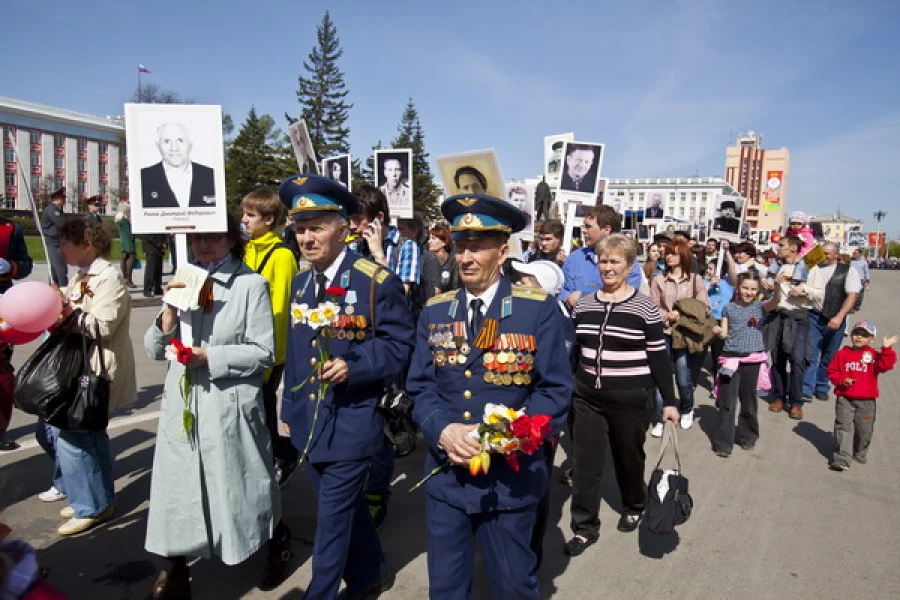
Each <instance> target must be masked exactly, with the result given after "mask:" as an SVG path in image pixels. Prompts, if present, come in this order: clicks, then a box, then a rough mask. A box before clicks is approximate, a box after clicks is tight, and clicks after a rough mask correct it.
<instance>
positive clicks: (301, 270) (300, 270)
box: [297, 263, 312, 275]
mask: <svg viewBox="0 0 900 600" xmlns="http://www.w3.org/2000/svg"><path fill="white" fill-rule="evenodd" d="M310 269H312V265H311V264H309V263H306V264H302V265H300V266H299V267H298V268H297V274H298V275H299V274H300V273H305V272H307V271H309V270H310Z"/></svg>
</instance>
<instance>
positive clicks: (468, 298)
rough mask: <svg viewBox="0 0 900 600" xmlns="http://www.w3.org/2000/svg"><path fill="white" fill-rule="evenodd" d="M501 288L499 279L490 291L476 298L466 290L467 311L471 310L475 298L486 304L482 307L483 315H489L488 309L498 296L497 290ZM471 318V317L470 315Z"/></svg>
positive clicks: (485, 291) (487, 290)
mask: <svg viewBox="0 0 900 600" xmlns="http://www.w3.org/2000/svg"><path fill="white" fill-rule="evenodd" d="M499 287H500V278H499V277H498V278H497V281H495V282H494V283H493V284H492V285H491V286H490V287H489V288H488V289H486V290H484V292H483V293H482V294H481V295H480V296H476V295H475V294H473V293H472V292H470V291H469V290H466V311H468V310H469V306H470V305H471V304H472V300H474V299H475V298H481V300H482V301H483V302H484V304H483V305H482V307H481V314H487V309H488V307H489V306H490V305H491V303H492V302H493V301H494V296H496V295H497V289H498V288H499ZM469 316H471V315H469Z"/></svg>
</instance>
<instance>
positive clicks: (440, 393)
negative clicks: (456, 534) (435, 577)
mask: <svg viewBox="0 0 900 600" xmlns="http://www.w3.org/2000/svg"><path fill="white" fill-rule="evenodd" d="M466 318H467V310H466V293H465V290H463V289H460V290H454V291H452V292H447V293H445V294H441V295H439V296H435V297H434V298H432V299H431V300H429V301H428V304H427V305H426V307H425V310H424V311H423V312H422V316H421V318H420V319H419V327H418V331H417V334H416V349H415V352H414V353H413V359H412V364H411V365H410V372H409V378H408V379H407V382H406V386H407V391H408V392H409V394H410V397H411V398H412V400H413V402H414V404H415V408H414V410H413V418H414V419H415V421H416V422H417V423H418V424H419V427H420V428H421V430H422V433H423V434H424V435H425V439H426V440H427V441H428V444H429V452H428V456H427V458H426V461H425V472H426V473H429V472H431V470H432V469H434V468H435V467H436V466H438V465H441V464H444V463H445V462H446V460H447V456H446V454H444V452H443V451H442V450H440V449H439V448H438V447H437V442H438V439H439V437H440V434H441V431H443V430H444V428H445V427H446V426H447V425H449V424H451V423H463V424H477V423H479V422H481V419H482V416H483V415H484V405H485V404H486V403H488V402H492V403H495V404H504V405H506V406H508V407H510V408H516V409H518V408H522V407H526V408H527V413H528V414H529V415H538V414H546V415H549V416H550V417H552V419H553V421H552V423H553V431H554V432H556V431H558V430H559V429H560V427H562V424H563V423H564V422H565V420H566V415H567V414H568V412H569V408H570V405H571V401H572V371H571V369H570V367H569V361H568V360H567V356H568V355H567V351H566V345H565V332H564V329H563V322H562V320H561V319H560V315H559V308H558V306H557V303H556V299H555V298H553V297H552V296H548V295H547V294H546V293H544V292H542V291H540V290H532V289H529V288H523V287H518V286H511V285H510V283H509V280H507V279H506V278H501V280H500V286H499V289H498V290H497V294H496V296H495V297H494V301H493V302H492V303H491V306H490V307H489V308H488V310H487V313H486V315H485V318H486V319H495V320H498V321H499V324H498V328H497V332H498V333H497V339H498V340H499V339H500V336H501V335H503V334H507V333H515V334H521V336H522V337H525V338H526V339H527V336H533V338H532V339H533V340H534V341H535V343H536V346H537V347H536V349H535V351H534V352H533V353H529V352H524V353H523V354H525V355H528V354H531V356H532V359H533V369H532V370H530V371H528V375H529V378H530V381H528V383H524V384H522V383H520V384H516V383H512V384H508V385H497V384H495V383H491V382H490V381H488V380H490V379H491V378H492V374H489V373H488V371H489V369H488V368H487V367H486V366H485V364H484V355H485V354H486V353H488V352H490V351H489V350H482V349H480V348H477V347H476V346H475V345H474V336H473V335H468V337H467V343H468V346H469V354H468V356H466V360H465V362H464V363H463V364H459V362H456V364H450V363H449V362H448V358H447V350H448V349H447V348H446V346H443V345H441V342H440V341H439V340H440V339H441V335H442V332H447V331H451V332H452V328H453V325H452V324H453V323H454V322H457V323H458V322H460V321H461V322H463V323H464V322H465V321H466ZM443 335H444V336H446V333H443ZM444 339H446V337H445V338H444ZM450 352H454V353H455V351H454V350H452V349H451V350H450ZM455 354H457V355H458V354H459V353H455ZM486 376H487V379H488V380H486ZM519 463H520V470H519V471H518V472H516V471H513V470H512V468H510V467H509V465H508V464H507V463H506V460H505V459H504V458H503V457H502V456H500V455H499V454H493V455H492V456H491V466H490V470H489V472H488V473H487V474H486V475H485V474H481V475H477V476H474V477H473V476H471V475H470V474H469V471H468V469H467V468H466V467H461V466H450V467H446V468H444V469H443V470H442V471H441V472H440V473H438V474H437V475H435V476H434V477H432V478H431V479H430V480H429V481H428V483H426V484H425V490H426V492H427V493H428V494H429V495H431V496H432V497H434V498H436V499H438V500H441V501H444V502H446V503H448V504H450V505H452V506H455V507H457V508H460V509H462V510H465V511H466V512H467V513H470V514H472V513H479V512H487V511H493V510H509V509H516V508H522V507H525V506H529V505H531V504H534V503H536V502H537V501H538V500H539V499H540V497H541V495H542V494H543V493H544V491H545V490H546V489H547V485H548V473H547V467H546V464H545V463H544V460H543V455H542V451H541V450H538V451H537V452H535V453H534V454H532V455H531V456H527V455H525V454H523V453H519Z"/></svg>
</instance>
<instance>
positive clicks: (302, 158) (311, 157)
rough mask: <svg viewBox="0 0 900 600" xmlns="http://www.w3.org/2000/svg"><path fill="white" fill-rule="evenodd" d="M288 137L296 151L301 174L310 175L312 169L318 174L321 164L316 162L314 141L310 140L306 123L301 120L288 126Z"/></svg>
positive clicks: (295, 154)
mask: <svg viewBox="0 0 900 600" xmlns="http://www.w3.org/2000/svg"><path fill="white" fill-rule="evenodd" d="M288 137H290V138H291V147H292V148H293V149H294V157H295V158H296V159H297V167H299V168H300V172H301V173H309V172H310V171H307V169H312V172H314V173H316V174H318V173H319V162H318V161H317V160H316V153H315V150H313V145H312V140H310V139H309V130H307V128H306V121H305V120H304V119H299V120H297V121H294V122H293V123H291V124H290V125H288Z"/></svg>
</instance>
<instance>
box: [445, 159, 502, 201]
mask: <svg viewBox="0 0 900 600" xmlns="http://www.w3.org/2000/svg"><path fill="white" fill-rule="evenodd" d="M436 162H437V166H438V171H439V172H440V175H441V182H442V183H443V184H444V196H445V197H449V196H456V195H458V194H487V195H488V196H493V197H494V198H500V199H501V200H502V199H505V198H506V188H505V186H504V185H503V176H502V175H501V174H500V162H499V161H498V160H497V153H496V152H494V150H476V151H474V152H462V153H460V154H448V155H445V156H439V157H438V158H437V161H436Z"/></svg>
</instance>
